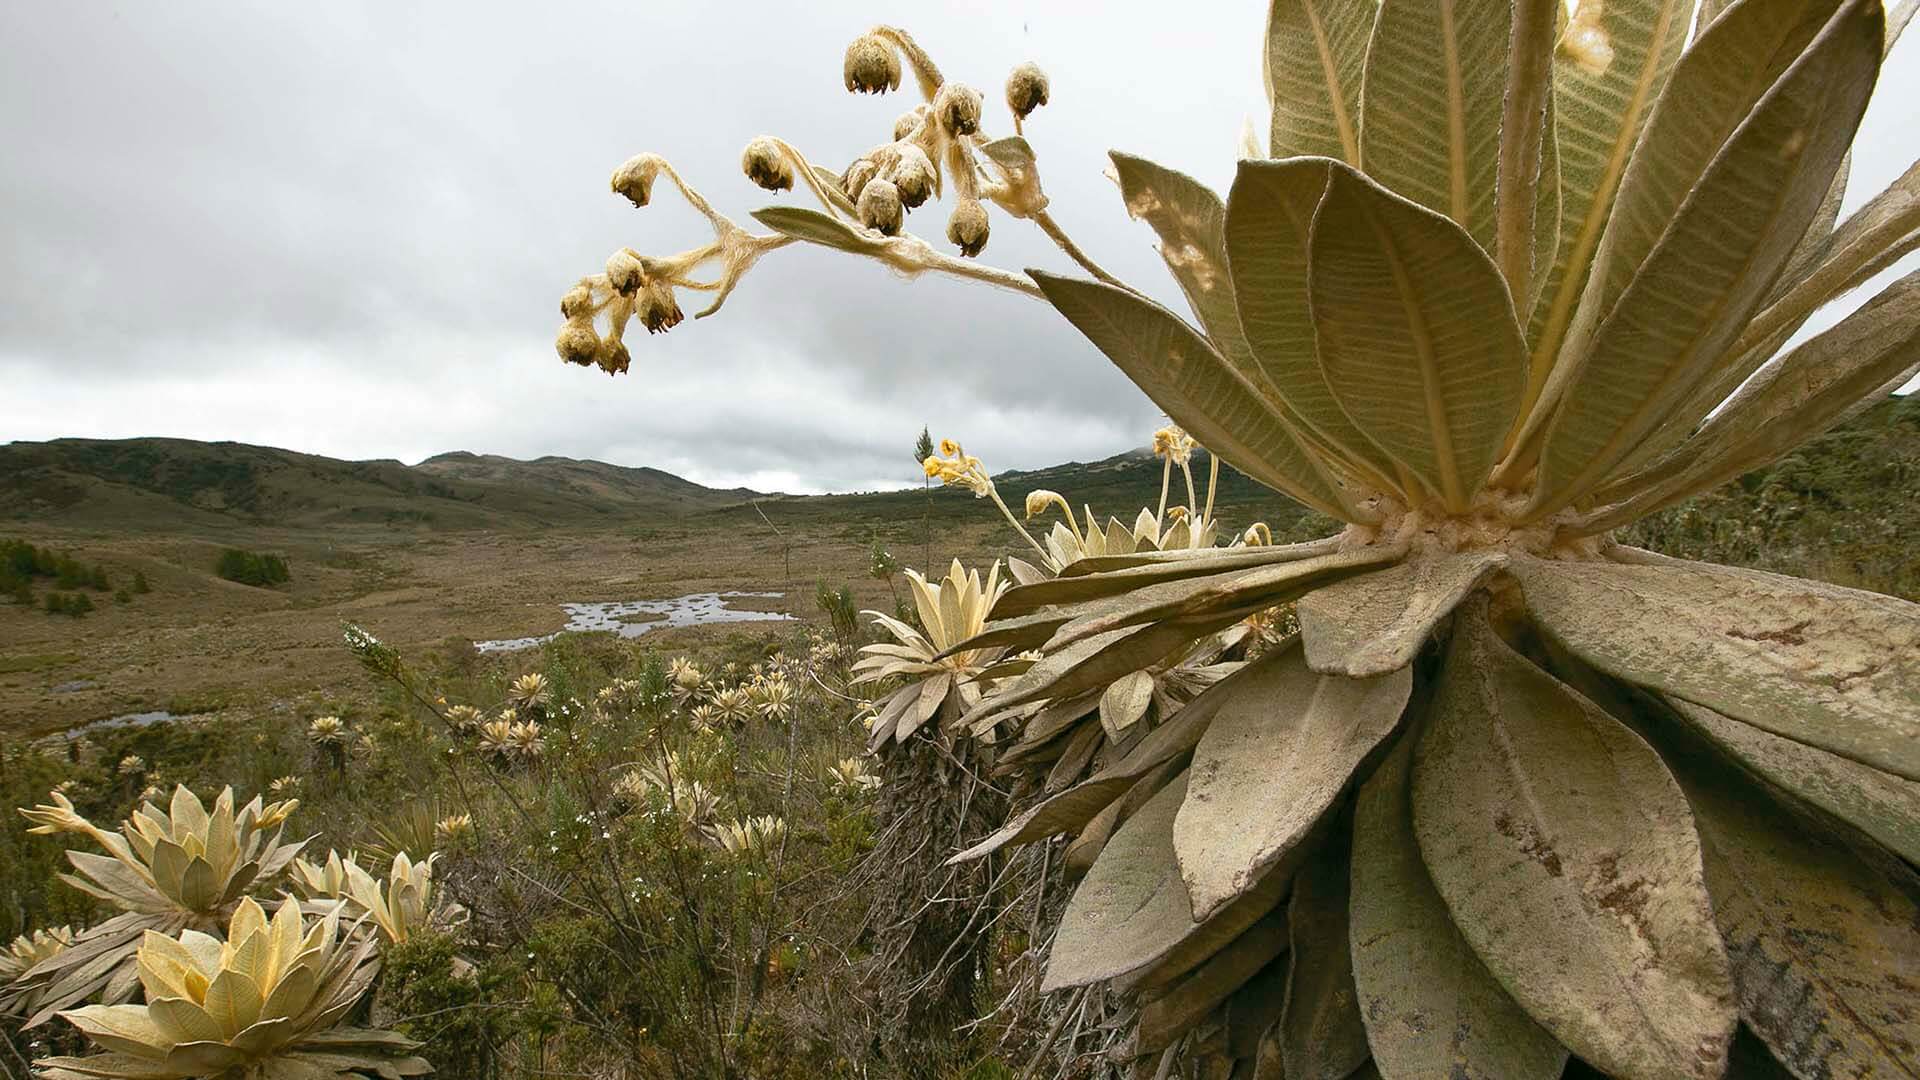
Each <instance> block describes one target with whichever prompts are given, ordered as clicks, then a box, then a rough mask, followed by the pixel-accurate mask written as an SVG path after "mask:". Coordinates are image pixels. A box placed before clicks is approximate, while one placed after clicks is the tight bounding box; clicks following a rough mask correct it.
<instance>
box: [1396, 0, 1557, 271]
mask: <svg viewBox="0 0 1920 1080" xmlns="http://www.w3.org/2000/svg"><path fill="white" fill-rule="evenodd" d="M1552 25H1553V23H1552V19H1551V16H1549V18H1548V20H1547V34H1548V38H1547V41H1548V46H1547V49H1543V50H1541V55H1542V56H1543V57H1544V56H1546V55H1549V53H1548V51H1547V50H1548V49H1551V40H1552V39H1551V34H1552ZM1512 30H1513V14H1512V0H1384V2H1383V3H1382V4H1381V5H1380V15H1379V17H1378V19H1377V20H1376V21H1375V22H1374V26H1373V38H1372V41H1371V44H1370V45H1369V46H1368V49H1367V64H1366V78H1365V82H1364V85H1363V89H1362V92H1361V95H1360V102H1361V106H1360V107H1361V112H1362V117H1363V119H1362V121H1361V125H1360V163H1361V165H1362V166H1363V167H1364V168H1365V169H1366V171H1367V175H1368V176H1371V177H1372V178H1373V179H1375V180H1377V181H1379V182H1380V183H1381V184H1384V185H1385V186H1386V187H1387V188H1388V189H1389V190H1391V191H1393V192H1395V193H1397V194H1400V195H1403V196H1405V197H1406V198H1409V199H1412V200H1413V201H1414V202H1417V203H1419V204H1420V205H1422V206H1424V207H1426V208H1427V209H1429V210H1432V211H1433V212H1434V213H1436V214H1442V215H1445V216H1446V217H1450V218H1452V219H1453V220H1454V221H1455V222H1456V223H1458V224H1459V226H1460V227H1461V228H1462V229H1465V230H1466V232H1467V235H1469V236H1471V237H1473V239H1474V241H1475V242H1477V243H1478V244H1479V245H1480V246H1481V248H1482V249H1484V250H1485V251H1486V252H1487V253H1488V254H1492V253H1493V250H1494V201H1495V194H1496V189H1497V188H1498V182H1497V178H1498V176H1499V165H1500V120H1501V113H1502V111H1503V109H1504V106H1505V102H1506V90H1507V86H1506V83H1507V74H1508V71H1509V69H1510V67H1511V62H1512V60H1513V56H1512V54H1511V53H1510V52H1509V51H1508V50H1509V46H1510V44H1511V40H1510V39H1511V37H1512ZM1544 74H1545V65H1544V64H1543V65H1541V75H1542V76H1544ZM1543 81H1544V80H1543ZM1540 104H1541V106H1542V107H1543V108H1544V104H1545V99H1544V98H1541V99H1540ZM1539 120H1540V117H1538V116H1536V117H1534V123H1535V124H1538V123H1539ZM1533 167H1534V168H1536V169H1537V168H1538V161H1537V160H1536V161H1535V162H1534V166H1533ZM1530 191H1531V189H1529V192H1530ZM1532 205H1533V204H1532V202H1531V198H1530V195H1529V201H1528V203H1527V207H1528V209H1529V212H1531V209H1532ZM1529 257H1531V256H1530V255H1529Z"/></svg>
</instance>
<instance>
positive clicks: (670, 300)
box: [637, 277, 684, 334]
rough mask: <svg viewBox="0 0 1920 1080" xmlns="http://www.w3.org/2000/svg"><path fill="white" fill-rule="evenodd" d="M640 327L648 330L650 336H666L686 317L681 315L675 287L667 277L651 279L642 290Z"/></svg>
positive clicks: (638, 310)
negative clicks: (675, 296) (674, 294)
mask: <svg viewBox="0 0 1920 1080" xmlns="http://www.w3.org/2000/svg"><path fill="white" fill-rule="evenodd" d="M637 313H638V314H639V316H640V325H641V326H644V327H646V328H647V333H649V334H664V333H666V332H667V331H668V330H671V329H673V328H674V327H676V326H679V325H680V320H681V319H682V318H684V316H682V315H681V313H680V302H679V301H678V300H676V299H674V296H673V285H672V283H671V282H669V281H667V279H666V278H665V277H650V278H648V279H647V283H646V285H644V286H642V287H641V289H640V299H639V303H638V307H637Z"/></svg>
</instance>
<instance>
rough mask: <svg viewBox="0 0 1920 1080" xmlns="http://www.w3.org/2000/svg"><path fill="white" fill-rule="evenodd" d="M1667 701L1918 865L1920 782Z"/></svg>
mask: <svg viewBox="0 0 1920 1080" xmlns="http://www.w3.org/2000/svg"><path fill="white" fill-rule="evenodd" d="M1667 704H1669V705H1670V706H1672V707H1673V710H1674V712H1676V713H1678V714H1679V715H1680V716H1682V717H1683V718H1685V719H1686V720H1687V722H1688V723H1690V724H1692V725H1693V726H1694V727H1696V728H1698V729H1699V730H1700V733H1701V734H1703V735H1705V736H1706V737H1707V738H1709V739H1711V740H1713V742H1714V744H1715V745H1717V746H1719V747H1720V749H1722V750H1724V751H1726V752H1727V753H1729V754H1731V755H1733V756H1734V757H1735V758H1737V759H1738V760H1739V761H1740V763H1741V764H1743V765H1745V766H1746V767H1747V768H1749V769H1752V770H1753V771H1754V772H1756V773H1758V774H1760V775H1761V776H1764V777H1766V778H1767V779H1768V780H1770V781H1772V782H1773V783H1775V784H1778V785H1779V786H1781V787H1783V788H1785V789H1787V790H1788V791H1790V792H1792V793H1793V794H1795V795H1797V796H1799V797H1800V798H1802V799H1805V800H1806V801H1808V802H1810V803H1812V804H1813V805H1815V806H1818V807H1819V808H1821V809H1822V810H1825V811H1826V812H1828V813H1830V814H1832V815H1833V816H1834V817H1837V818H1839V819H1840V820H1842V821H1844V822H1846V823H1848V824H1849V825H1852V826H1854V827H1855V828H1857V829H1859V830H1860V831H1861V832H1864V833H1866V834H1867V835H1868V836H1871V837H1873V838H1874V839H1875V840H1878V841H1879V842H1880V843H1882V844H1884V845H1886V847H1887V848H1888V850H1890V851H1893V852H1895V853H1896V854H1898V855H1900V856H1901V857H1903V858H1905V859H1906V860H1907V861H1908V862H1910V863H1914V864H1916V865H1920V784H1916V783H1914V782H1913V781H1911V780H1902V779H1900V778H1899V777H1897V776H1893V775H1891V774H1888V773H1883V772H1881V771H1880V770H1879V769H1874V768H1869V767H1868V766H1865V765H1862V764H1860V763H1859V762H1857V761H1848V760H1847V759H1846V758H1843V757H1837V756H1835V755H1833V754H1829V753H1827V752H1826V751H1825V750H1816V749H1815V748H1813V747H1811V746H1807V745H1805V744H1803V743H1797V742H1794V741H1793V740H1792V739H1783V738H1781V737H1780V736H1778V735H1769V734H1767V733H1766V732H1764V731H1761V730H1760V729H1759V728H1757V727H1754V726H1752V725H1751V724H1743V723H1741V722H1740V721H1738V720H1729V719H1727V718H1726V717H1724V716H1721V715H1720V714H1719V713H1717V712H1714V711H1713V710H1712V709H1706V708H1702V707H1700V706H1698V705H1695V704H1693V703H1692V702H1690V701H1682V700H1680V699H1678V698H1668V699H1667Z"/></svg>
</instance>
